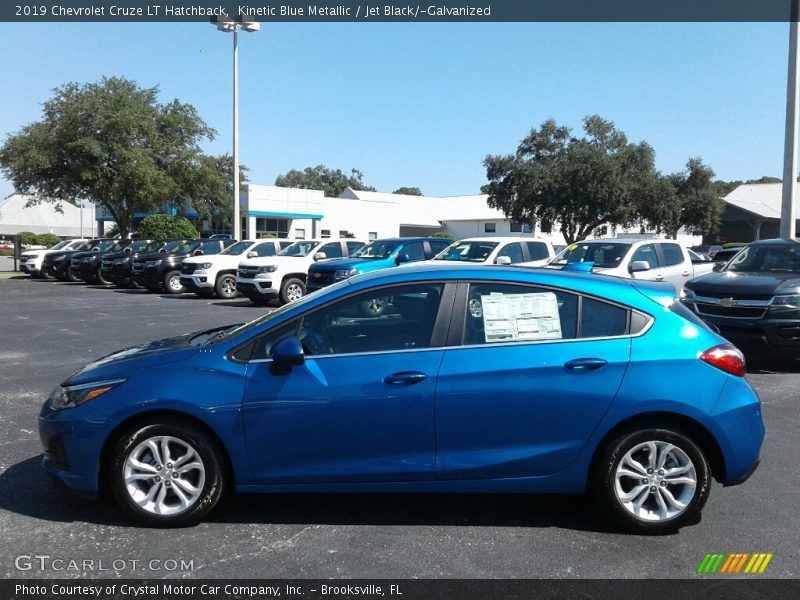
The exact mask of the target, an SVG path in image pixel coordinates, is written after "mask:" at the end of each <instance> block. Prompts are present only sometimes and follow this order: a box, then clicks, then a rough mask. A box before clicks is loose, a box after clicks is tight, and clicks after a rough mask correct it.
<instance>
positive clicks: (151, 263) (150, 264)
mask: <svg viewBox="0 0 800 600" xmlns="http://www.w3.org/2000/svg"><path fill="white" fill-rule="evenodd" d="M160 264H161V259H158V260H148V261H147V262H146V263H145V265H144V266H146V267H157V266H159V265H160Z"/></svg>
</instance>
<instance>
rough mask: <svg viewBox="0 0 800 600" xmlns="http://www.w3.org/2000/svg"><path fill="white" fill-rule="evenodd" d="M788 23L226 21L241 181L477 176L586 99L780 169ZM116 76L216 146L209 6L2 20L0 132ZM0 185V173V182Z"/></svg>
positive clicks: (631, 124)
mask: <svg viewBox="0 0 800 600" xmlns="http://www.w3.org/2000/svg"><path fill="white" fill-rule="evenodd" d="M788 29H789V26H788V24H786V23H777V24H776V23H767V24H751V23H734V24H726V23H690V24H671V23H631V24H628V23H626V24H620V23H616V24H614V23H584V24H579V23H566V24H565V23H520V24H510V23H492V24H456V23H447V24H434V23H370V24H368V23H336V24H331V23H325V24H310V23H298V24H293V23H269V24H263V25H262V30H261V31H260V32H258V33H252V34H240V38H239V73H240V85H239V95H240V160H241V162H242V163H243V164H245V165H247V166H248V167H249V169H250V171H249V179H250V181H251V182H252V183H261V184H273V183H274V181H275V178H276V177H277V176H278V175H280V174H282V173H285V172H286V171H288V170H290V169H293V168H297V169H302V168H305V167H307V166H313V165H317V164H325V165H326V166H328V167H331V168H340V169H342V170H344V171H346V172H349V170H350V169H351V168H357V169H359V170H361V171H362V172H363V174H364V182H365V183H366V184H368V185H372V186H374V187H375V188H377V189H378V190H379V191H386V192H391V191H393V190H395V189H396V188H398V187H400V186H415V187H419V188H421V189H422V191H423V192H424V193H425V194H426V195H430V196H452V195H466V194H477V193H480V187H481V185H483V184H484V183H486V171H485V169H484V168H483V165H482V162H483V159H484V158H485V157H486V155H487V154H506V153H511V152H513V151H514V150H515V149H516V147H517V145H518V143H519V141H520V140H521V139H522V138H523V137H524V136H525V135H526V134H527V133H528V132H529V131H530V129H531V128H533V127H537V126H538V125H539V124H541V123H542V121H544V120H546V119H548V118H554V119H555V120H556V121H557V122H559V124H563V125H567V126H569V127H572V128H573V129H574V130H576V131H579V130H580V127H581V121H582V119H583V118H584V117H585V116H587V115H591V114H599V115H601V116H602V117H604V118H607V119H610V120H612V121H614V122H615V124H616V125H617V127H618V128H619V129H621V130H622V131H624V132H625V133H626V134H627V135H628V138H629V139H630V140H632V141H642V140H643V141H646V142H648V143H650V144H651V145H652V146H653V147H654V149H655V151H656V164H657V167H658V168H659V169H660V170H662V171H664V172H673V171H678V170H681V169H682V168H683V167H684V165H685V163H686V161H687V160H688V159H689V158H690V157H701V158H702V159H703V160H704V161H705V162H706V163H707V164H709V165H710V166H711V167H712V168H713V169H714V171H715V172H716V174H717V177H718V178H720V179H725V180H735V179H741V180H746V179H752V178H758V177H761V176H762V175H773V176H781V172H782V164H783V163H782V161H783V136H784V118H785V116H784V111H785V101H786V100H785V98H786V69H787V52H788ZM104 76H122V77H126V78H129V79H133V80H135V81H137V82H138V83H139V84H140V85H142V86H146V87H152V86H158V87H159V89H160V98H161V100H162V101H169V100H171V99H173V98H178V99H179V100H181V101H183V102H187V103H190V104H193V105H194V106H195V107H196V108H197V109H198V111H199V113H200V115H201V117H202V118H203V119H204V120H205V121H206V122H207V123H208V124H209V125H211V126H212V127H214V128H215V129H216V130H217V132H218V136H217V138H216V139H215V140H214V141H207V142H204V143H203V147H204V148H205V150H206V151H208V152H210V153H213V154H222V153H225V152H230V151H231V136H232V36H231V35H230V34H223V33H221V32H219V31H217V30H216V29H215V28H214V27H212V26H211V25H210V24H207V23H178V24H167V23H152V24H151V23H148V24H133V23H130V24H128V23H121V24H120V23H115V24H106V23H103V24H101V23H97V24H90V23H77V24H57V23H36V24H34V23H23V24H10V23H3V24H0V82H2V83H0V139H3V140H4V139H5V138H6V136H7V135H9V134H12V133H14V132H16V131H18V130H19V129H20V127H22V126H23V125H25V124H26V123H29V122H32V121H35V120H37V119H38V118H39V117H40V115H41V103H42V102H44V101H45V100H47V99H48V98H49V97H50V96H51V94H52V89H53V88H56V87H58V86H60V85H62V84H64V83H67V82H79V83H87V82H95V81H98V80H100V79H101V78H102V77H104ZM12 191H13V187H12V186H11V184H10V182H9V181H7V180H6V179H4V178H2V177H1V176H0V197H5V196H6V195H8V194H10V193H11V192H12Z"/></svg>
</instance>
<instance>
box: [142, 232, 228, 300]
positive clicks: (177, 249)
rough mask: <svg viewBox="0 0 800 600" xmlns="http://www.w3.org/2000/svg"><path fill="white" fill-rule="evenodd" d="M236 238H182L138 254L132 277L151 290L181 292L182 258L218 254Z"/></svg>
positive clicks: (182, 290)
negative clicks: (162, 246)
mask: <svg viewBox="0 0 800 600" xmlns="http://www.w3.org/2000/svg"><path fill="white" fill-rule="evenodd" d="M233 243H235V240H221V239H205V240H181V241H179V242H173V243H171V244H169V245H168V246H167V247H165V248H164V249H163V251H162V252H159V253H155V254H144V253H142V254H140V255H139V256H138V257H137V258H136V260H134V261H133V266H132V268H131V280H132V281H134V282H135V283H137V284H139V285H142V286H144V287H146V288H147V289H148V290H150V291H151V292H158V291H162V290H163V291H165V292H167V293H168V294H181V293H183V292H184V291H185V290H184V287H183V284H182V283H181V261H183V259H184V258H187V257H189V256H200V255H202V254H219V253H220V252H221V251H222V250H223V249H225V248H227V247H228V246H230V245H231V244H233Z"/></svg>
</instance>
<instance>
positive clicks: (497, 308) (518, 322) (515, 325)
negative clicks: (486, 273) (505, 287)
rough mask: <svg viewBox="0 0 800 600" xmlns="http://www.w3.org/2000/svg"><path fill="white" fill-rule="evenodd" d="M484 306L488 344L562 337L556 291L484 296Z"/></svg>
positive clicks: (484, 323)
mask: <svg viewBox="0 0 800 600" xmlns="http://www.w3.org/2000/svg"><path fill="white" fill-rule="evenodd" d="M481 307H482V310H483V330H484V336H485V338H486V342H487V343H488V342H510V341H517V340H553V339H561V319H560V318H559V314H558V299H557V298H556V295H555V294H554V293H553V292H536V293H529V294H491V295H488V296H481ZM470 308H471V307H470Z"/></svg>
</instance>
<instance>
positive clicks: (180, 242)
mask: <svg viewBox="0 0 800 600" xmlns="http://www.w3.org/2000/svg"><path fill="white" fill-rule="evenodd" d="M156 243H158V244H159V246H160V245H161V244H163V243H164V242H156ZM185 243H187V242H186V240H172V241H171V242H168V243H167V244H166V245H165V246H164V247H163V248H162V249H161V251H162V252H172V251H173V250H175V248H178V247H180V246H182V245H183V244H185ZM156 250H158V247H156Z"/></svg>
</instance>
